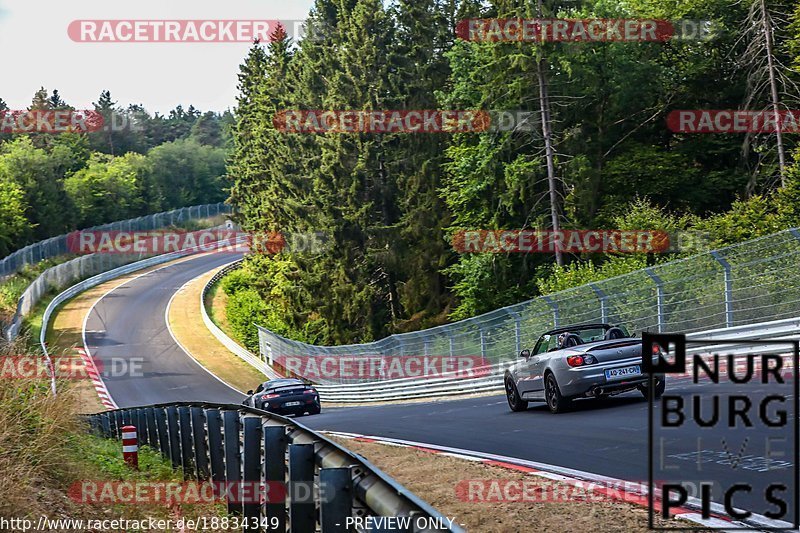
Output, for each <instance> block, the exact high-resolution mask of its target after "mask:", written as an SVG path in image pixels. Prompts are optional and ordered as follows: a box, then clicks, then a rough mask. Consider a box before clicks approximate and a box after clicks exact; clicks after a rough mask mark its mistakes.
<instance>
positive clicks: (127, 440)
mask: <svg viewBox="0 0 800 533" xmlns="http://www.w3.org/2000/svg"><path fill="white" fill-rule="evenodd" d="M122 457H123V459H125V462H126V463H128V466H130V467H131V468H133V469H134V470H139V439H138V438H137V437H136V426H123V427H122Z"/></svg>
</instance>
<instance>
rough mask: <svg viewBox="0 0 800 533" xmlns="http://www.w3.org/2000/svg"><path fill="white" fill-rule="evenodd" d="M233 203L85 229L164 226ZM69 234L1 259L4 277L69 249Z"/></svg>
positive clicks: (203, 215) (0, 274)
mask: <svg viewBox="0 0 800 533" xmlns="http://www.w3.org/2000/svg"><path fill="white" fill-rule="evenodd" d="M230 210H231V209H230V206H229V205H225V204H224V203H217V204H204V205H193V206H191V207H182V208H180V209H173V210H172V211H166V212H164V213H155V214H153V215H145V216H141V217H138V218H131V219H128V220H120V221H117V222H110V223H108V224H102V225H100V226H93V227H91V228H86V229H84V230H82V231H142V230H151V229H158V228H163V227H166V226H168V225H172V224H175V223H176V222H185V221H187V220H192V219H197V218H208V217H213V216H216V215H219V214H222V213H229V212H230ZM68 237H69V235H68V234H67V235H59V236H57V237H51V238H49V239H45V240H43V241H39V242H36V243H33V244H29V245H28V246H26V247H24V248H20V249H19V250H17V251H15V252H13V253H11V254H9V255H8V256H6V257H4V258H3V259H0V279H2V278H3V277H5V276H9V275H11V274H13V273H15V272H18V271H19V269H21V268H22V267H23V266H25V265H29V264H33V263H38V262H39V261H42V260H44V259H48V258H50V257H55V256H58V255H63V254H67V253H69V250H68V249H67V248H68V247H67V239H68Z"/></svg>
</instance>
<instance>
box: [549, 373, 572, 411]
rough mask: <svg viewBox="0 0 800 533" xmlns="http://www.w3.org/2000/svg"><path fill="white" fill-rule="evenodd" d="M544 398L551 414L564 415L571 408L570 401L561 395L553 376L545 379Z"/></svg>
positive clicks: (550, 375)
mask: <svg viewBox="0 0 800 533" xmlns="http://www.w3.org/2000/svg"><path fill="white" fill-rule="evenodd" d="M544 398H545V400H547V407H548V408H549V409H550V412H551V413H563V412H564V411H566V410H567V409H568V408H569V405H570V403H571V402H570V400H569V398H565V397H564V396H562V395H561V390H560V389H559V388H558V383H556V377H555V376H554V375H553V374H547V376H546V377H545V378H544Z"/></svg>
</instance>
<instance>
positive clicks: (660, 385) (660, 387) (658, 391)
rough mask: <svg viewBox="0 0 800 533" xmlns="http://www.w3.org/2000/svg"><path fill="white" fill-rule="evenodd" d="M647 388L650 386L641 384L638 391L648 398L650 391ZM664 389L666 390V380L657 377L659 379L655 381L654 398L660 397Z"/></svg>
mask: <svg viewBox="0 0 800 533" xmlns="http://www.w3.org/2000/svg"><path fill="white" fill-rule="evenodd" d="M649 389H650V388H649V387H648V386H647V385H642V386H641V387H640V388H639V391H640V392H641V393H642V396H644V397H645V399H648V398H650V391H649ZM665 390H667V382H666V381H665V380H664V379H663V378H662V379H659V380H658V381H657V382H656V390H655V393H656V394H655V397H656V398H661V396H662V395H663V394H664V391H665Z"/></svg>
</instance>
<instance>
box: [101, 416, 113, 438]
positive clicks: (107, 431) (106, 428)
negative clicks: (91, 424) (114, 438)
mask: <svg viewBox="0 0 800 533" xmlns="http://www.w3.org/2000/svg"><path fill="white" fill-rule="evenodd" d="M99 422H100V431H101V432H102V435H103V436H104V437H106V438H109V437H111V417H110V416H108V413H103V414H102V415H100V420H99Z"/></svg>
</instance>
